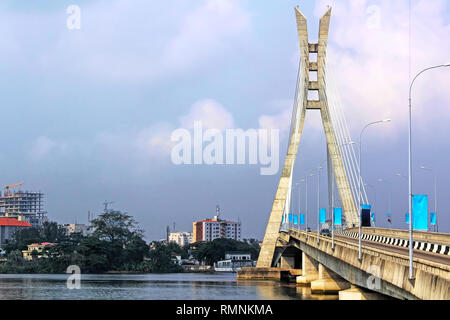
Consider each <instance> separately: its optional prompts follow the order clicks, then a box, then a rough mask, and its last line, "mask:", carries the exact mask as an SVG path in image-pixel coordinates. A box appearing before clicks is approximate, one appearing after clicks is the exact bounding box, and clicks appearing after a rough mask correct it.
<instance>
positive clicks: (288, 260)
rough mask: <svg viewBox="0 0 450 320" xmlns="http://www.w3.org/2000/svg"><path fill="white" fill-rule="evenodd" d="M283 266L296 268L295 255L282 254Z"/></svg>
mask: <svg viewBox="0 0 450 320" xmlns="http://www.w3.org/2000/svg"><path fill="white" fill-rule="evenodd" d="M280 261H281V266H280V267H281V268H283V269H284V268H288V269H295V257H291V256H281V259H280Z"/></svg>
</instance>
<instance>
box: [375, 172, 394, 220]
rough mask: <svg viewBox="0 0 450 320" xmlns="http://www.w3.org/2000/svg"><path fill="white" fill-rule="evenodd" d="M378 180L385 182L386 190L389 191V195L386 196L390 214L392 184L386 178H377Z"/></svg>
mask: <svg viewBox="0 0 450 320" xmlns="http://www.w3.org/2000/svg"><path fill="white" fill-rule="evenodd" d="M378 182H384V183H386V185H387V186H388V189H389V190H388V192H389V196H388V211H389V212H388V213H389V214H392V212H391V207H392V185H391V183H390V182H389V181H387V180H383V179H378Z"/></svg>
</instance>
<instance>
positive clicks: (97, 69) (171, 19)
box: [0, 0, 250, 82]
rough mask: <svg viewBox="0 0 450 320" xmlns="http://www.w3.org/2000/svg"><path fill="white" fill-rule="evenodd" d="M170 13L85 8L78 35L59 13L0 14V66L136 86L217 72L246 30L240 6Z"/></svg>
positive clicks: (138, 1)
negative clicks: (0, 45) (0, 62)
mask: <svg viewBox="0 0 450 320" xmlns="http://www.w3.org/2000/svg"><path fill="white" fill-rule="evenodd" d="M170 6H171V7H172V9H171V10H168V7H167V3H165V2H154V1H147V0H135V1H128V0H114V1H106V2H105V1H92V2H89V3H88V2H86V3H82V4H79V7H80V13H81V15H80V17H81V28H80V29H79V30H69V29H68V28H67V27H66V19H68V18H69V15H68V14H67V13H66V10H65V9H66V8H65V7H63V6H62V5H61V6H60V7H59V8H58V9H59V10H43V11H39V12H35V13H34V14H33V15H32V16H30V15H29V13H27V12H21V11H20V10H19V11H14V10H12V11H11V10H8V11H2V12H0V27H1V28H0V37H1V38H2V39H4V42H5V44H6V48H5V50H2V53H0V58H7V59H8V61H9V65H10V67H13V68H16V67H17V68H25V69H26V70H27V71H34V72H38V73H40V72H43V71H45V72H46V74H50V75H58V76H64V77H67V76H68V75H70V76H81V77H88V79H89V80H90V81H92V80H102V81H105V80H108V81H130V82H139V81H142V80H154V79H161V78H165V77H168V76H172V75H174V74H175V75H179V74H182V73H183V72H186V71H189V70H191V69H193V68H195V69H196V70H197V69H199V68H204V67H207V66H208V65H210V64H209V63H212V64H211V65H215V63H217V60H218V59H220V57H222V58H226V51H227V50H232V48H233V45H232V42H233V41H235V39H239V38H242V37H243V35H244V34H245V31H246V30H248V29H249V27H250V16H249V14H248V13H247V12H246V11H245V10H244V8H243V7H242V4H241V3H240V2H239V1H237V0H205V1H195V2H193V1H192V2H191V1H182V0H173V1H171V5H170ZM31 17H32V18H31ZM197 71H198V70H197Z"/></svg>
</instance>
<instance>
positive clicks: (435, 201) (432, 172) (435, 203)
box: [420, 166, 439, 231]
mask: <svg viewBox="0 0 450 320" xmlns="http://www.w3.org/2000/svg"><path fill="white" fill-rule="evenodd" d="M420 169H422V170H425V171H429V172H431V174H432V175H433V180H434V214H435V215H436V231H439V230H438V229H437V227H438V224H437V179H436V173H435V172H434V170H433V169H430V168H427V167H425V166H421V167H420Z"/></svg>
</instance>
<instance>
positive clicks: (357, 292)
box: [339, 285, 388, 300]
mask: <svg viewBox="0 0 450 320" xmlns="http://www.w3.org/2000/svg"><path fill="white" fill-rule="evenodd" d="M386 299H388V298H387V297H386V296H384V295H382V294H379V293H376V292H373V291H368V290H366V289H363V288H360V287H358V286H355V285H352V287H351V288H350V289H347V290H342V291H339V300H386Z"/></svg>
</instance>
